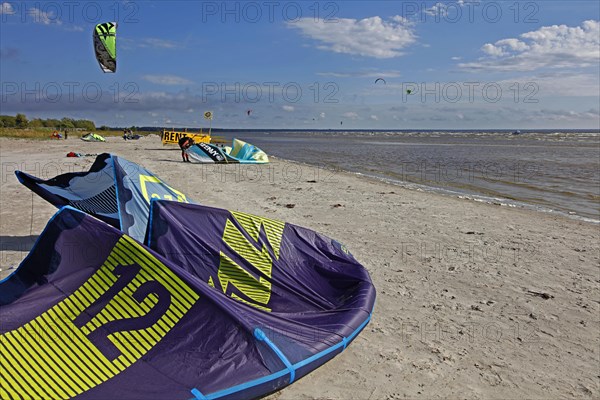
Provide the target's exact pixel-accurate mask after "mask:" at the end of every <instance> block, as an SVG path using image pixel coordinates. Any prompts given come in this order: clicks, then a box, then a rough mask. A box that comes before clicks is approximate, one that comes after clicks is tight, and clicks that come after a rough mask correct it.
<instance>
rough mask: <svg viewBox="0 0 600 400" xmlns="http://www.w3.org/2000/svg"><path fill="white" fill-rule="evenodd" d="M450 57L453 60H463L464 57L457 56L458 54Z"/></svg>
mask: <svg viewBox="0 0 600 400" xmlns="http://www.w3.org/2000/svg"><path fill="white" fill-rule="evenodd" d="M450 59H451V60H452V61H460V60H462V57H457V56H454V57H450Z"/></svg>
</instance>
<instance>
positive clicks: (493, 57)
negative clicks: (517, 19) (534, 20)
mask: <svg viewBox="0 0 600 400" xmlns="http://www.w3.org/2000/svg"><path fill="white" fill-rule="evenodd" d="M481 50H482V51H483V52H484V53H485V54H486V56H485V57H482V58H481V59H479V60H478V61H476V62H470V63H462V64H459V66H460V67H461V68H464V69H471V70H496V71H532V70H535V69H539V68H543V67H548V68H573V67H589V66H592V65H597V64H598V62H600V23H599V21H593V20H588V21H584V22H583V23H582V24H581V26H576V27H569V26H566V25H552V26H543V27H541V28H540V29H538V30H536V31H531V32H526V33H523V34H522V35H520V36H519V38H518V39H517V38H506V39H501V40H498V41H497V42H495V43H486V44H484V45H483V46H482V48H481Z"/></svg>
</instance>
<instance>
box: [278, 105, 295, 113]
mask: <svg viewBox="0 0 600 400" xmlns="http://www.w3.org/2000/svg"><path fill="white" fill-rule="evenodd" d="M281 108H282V109H283V111H287V112H292V111H294V106H287V105H286V106H281Z"/></svg>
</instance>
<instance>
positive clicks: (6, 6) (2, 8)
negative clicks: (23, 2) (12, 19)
mask: <svg viewBox="0 0 600 400" xmlns="http://www.w3.org/2000/svg"><path fill="white" fill-rule="evenodd" d="M14 13H15V9H14V8H13V6H12V5H11V4H10V3H6V2H5V3H2V4H0V15H1V14H6V15H10V14H14Z"/></svg>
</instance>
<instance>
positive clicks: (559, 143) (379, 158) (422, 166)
mask: <svg viewBox="0 0 600 400" xmlns="http://www.w3.org/2000/svg"><path fill="white" fill-rule="evenodd" d="M215 134H216V135H220V136H225V137H226V138H232V137H237V138H240V139H242V140H246V141H247V142H250V143H252V144H255V145H257V146H258V147H260V148H262V149H263V150H264V151H265V152H266V153H267V154H270V155H274V156H277V157H281V158H285V159H289V160H294V161H300V162H303V163H308V164H314V165H319V166H324V167H328V168H340V169H344V170H347V171H351V172H355V173H359V174H363V175H368V176H373V177H377V178H380V179H384V180H387V181H389V182H391V183H395V184H398V185H402V186H408V187H416V188H421V189H425V190H434V191H441V192H445V193H447V194H450V195H464V196H468V197H472V198H475V199H479V200H484V201H490V202H500V203H504V204H508V205H515V206H524V207H533V208H536V209H538V210H540V211H546V212H559V213H564V214H567V215H571V216H573V217H575V218H584V219H586V220H591V221H595V222H600V132H598V131H522V132H521V133H520V134H518V135H514V134H512V133H511V132H506V131H238V132H233V133H232V132H226V133H221V132H219V133H215Z"/></svg>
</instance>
